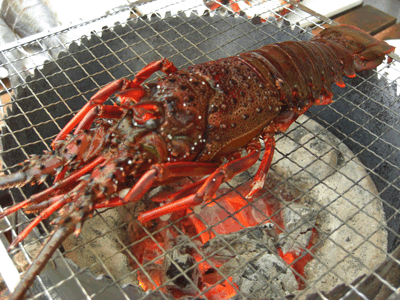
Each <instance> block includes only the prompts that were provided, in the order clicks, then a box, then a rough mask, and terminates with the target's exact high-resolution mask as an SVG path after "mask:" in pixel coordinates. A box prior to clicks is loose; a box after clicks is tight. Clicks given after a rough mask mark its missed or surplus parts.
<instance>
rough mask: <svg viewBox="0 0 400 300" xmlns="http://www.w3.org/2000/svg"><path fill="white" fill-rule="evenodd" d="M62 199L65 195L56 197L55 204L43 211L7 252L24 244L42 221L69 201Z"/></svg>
mask: <svg viewBox="0 0 400 300" xmlns="http://www.w3.org/2000/svg"><path fill="white" fill-rule="evenodd" d="M62 197H63V195H60V196H56V197H55V199H54V200H55V202H54V203H53V204H52V205H51V206H50V207H48V208H47V209H45V210H44V211H42V212H41V213H40V214H39V215H38V216H37V217H36V218H35V219H34V220H33V221H32V222H31V223H29V225H28V226H27V227H26V228H25V229H24V230H23V231H22V232H21V233H20V234H19V235H18V236H17V238H16V239H15V240H14V241H13V242H12V243H11V244H10V246H9V247H8V249H7V250H8V251H10V250H12V249H14V247H15V246H16V245H17V244H18V243H20V242H22V241H23V240H24V239H25V238H26V237H27V236H28V234H29V233H30V232H31V231H32V230H33V228H35V227H36V226H37V225H38V224H39V223H40V222H41V221H43V220H45V219H47V218H48V217H50V215H51V214H52V213H53V212H55V211H56V210H58V209H59V208H61V207H62V206H63V205H64V204H65V203H66V201H67V199H60V198H62Z"/></svg>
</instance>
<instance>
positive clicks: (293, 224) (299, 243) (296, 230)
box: [279, 203, 318, 255]
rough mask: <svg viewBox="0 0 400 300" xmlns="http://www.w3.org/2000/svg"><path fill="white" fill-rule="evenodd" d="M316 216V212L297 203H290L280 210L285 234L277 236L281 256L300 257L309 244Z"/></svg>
mask: <svg viewBox="0 0 400 300" xmlns="http://www.w3.org/2000/svg"><path fill="white" fill-rule="evenodd" d="M317 216H318V210H316V209H312V208H310V207H308V206H305V205H302V204H298V203H290V204H289V205H288V206H287V207H285V208H284V209H283V210H282V219H283V224H284V228H285V232H284V233H281V234H279V244H280V245H281V250H282V252H283V254H286V253H288V252H294V253H295V254H296V255H300V253H301V251H303V250H304V249H305V248H306V247H307V246H308V244H309V242H310V239H311V235H312V229H313V228H314V226H315V221H316V220H317Z"/></svg>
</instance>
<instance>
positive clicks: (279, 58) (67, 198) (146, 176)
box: [0, 25, 394, 299]
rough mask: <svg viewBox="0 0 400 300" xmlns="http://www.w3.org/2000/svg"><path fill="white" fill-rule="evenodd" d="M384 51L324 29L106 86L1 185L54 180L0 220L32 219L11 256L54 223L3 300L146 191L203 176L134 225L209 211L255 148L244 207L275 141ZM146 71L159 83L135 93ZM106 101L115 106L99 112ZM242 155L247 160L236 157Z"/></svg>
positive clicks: (361, 35) (155, 67) (346, 31)
mask: <svg viewBox="0 0 400 300" xmlns="http://www.w3.org/2000/svg"><path fill="white" fill-rule="evenodd" d="M393 50H394V47H391V46H390V45H388V44H387V43H385V42H381V41H378V40H376V39H375V38H373V37H371V36H370V35H368V34H367V33H365V32H363V31H361V30H360V29H358V28H355V27H351V26H345V25H343V26H335V27H331V28H328V29H325V30H323V31H322V32H321V33H320V34H319V35H318V36H316V37H314V38H313V39H312V40H310V41H308V42H294V41H288V42H283V43H278V44H271V45H267V46H264V47H262V48H260V49H258V50H254V51H250V52H245V53H242V54H240V55H238V56H235V57H228V58H223V59H219V60H216V61H211V62H206V63H203V64H198V65H194V66H191V67H188V68H186V69H181V70H179V71H178V70H177V68H176V67H175V66H174V65H173V64H172V63H171V62H169V61H168V60H167V59H161V60H158V61H155V62H152V63H150V64H149V65H147V66H146V67H145V68H143V69H142V70H141V71H140V72H138V74H137V75H136V77H135V78H134V79H133V80H128V79H120V80H117V81H115V82H112V83H110V84H108V85H106V86H105V87H103V88H102V89H100V90H99V91H98V92H97V93H96V94H95V95H94V96H93V97H92V98H91V99H90V101H89V102H88V103H87V104H86V105H85V106H84V107H83V108H82V110H80V111H79V112H78V113H77V114H76V115H75V116H74V117H73V118H72V120H71V121H70V122H69V123H68V124H67V125H66V127H64V129H63V130H62V131H61V132H60V133H59V134H58V136H57V137H56V138H55V140H54V142H53V144H52V146H53V149H54V150H53V151H52V152H49V153H45V154H44V155H43V156H41V157H33V158H31V159H30V160H28V161H27V162H25V164H24V165H23V167H22V170H21V171H19V172H17V173H14V174H11V175H5V176H2V177H0V186H1V187H2V188H10V187H14V186H19V185H23V184H26V183H38V182H39V183H40V182H43V181H44V180H45V178H46V176H48V175H55V181H54V184H53V185H52V186H51V187H50V188H48V189H46V190H44V191H42V192H40V193H38V194H35V195H33V196H31V197H30V198H29V199H27V200H25V201H23V202H21V203H19V204H16V205H14V206H12V207H10V208H8V209H6V210H5V211H4V212H3V213H1V214H0V218H3V217H4V216H7V215H9V214H10V213H12V212H15V211H17V210H19V209H21V208H23V209H24V210H25V211H26V212H39V211H41V212H40V214H39V215H38V216H37V217H36V218H35V219H34V221H33V222H32V223H31V224H30V225H29V226H28V227H27V228H26V229H25V230H23V231H22V232H21V233H20V234H19V236H18V237H17V239H16V240H15V241H14V242H13V243H12V244H11V247H14V246H15V245H16V244H17V243H19V242H21V241H22V240H23V239H24V238H25V237H26V236H27V234H28V233H29V232H30V231H31V230H32V229H33V228H34V227H35V226H36V225H37V224H38V223H39V222H40V221H41V220H44V219H46V218H48V217H49V216H50V215H51V214H52V213H53V212H55V211H58V212H59V216H58V217H57V218H55V219H54V220H53V222H52V223H53V224H55V226H56V228H55V230H54V232H53V234H52V236H51V237H50V238H49V239H48V241H47V242H46V244H45V245H44V247H43V248H42V250H41V252H40V253H39V254H38V256H37V258H36V259H35V261H34V262H33V264H32V265H31V267H30V268H29V269H28V271H27V272H26V273H25V275H24V277H23V279H22V280H21V282H20V283H19V285H18V286H17V288H16V290H15V291H14V292H13V294H12V296H11V298H10V299H21V298H22V297H23V295H24V294H25V292H26V291H27V289H28V288H29V286H30V285H31V284H32V282H33V281H34V278H35V276H36V275H37V274H39V273H40V272H41V270H42V269H43V267H44V266H45V264H46V262H47V261H48V260H49V259H50V257H51V256H52V254H53V253H54V252H55V251H56V249H57V248H58V246H59V245H60V244H61V243H62V242H63V241H64V239H65V238H66V237H67V236H68V235H70V234H71V233H73V232H75V234H79V232H80V230H81V227H82V224H83V222H84V221H85V219H86V218H88V217H91V216H92V214H93V212H94V210H95V209H98V208H104V207H113V206H119V205H124V204H126V203H128V202H133V201H138V200H140V199H141V198H142V197H143V195H144V194H145V193H146V192H147V191H149V189H151V188H152V187H154V186H157V185H163V184H167V183H170V182H172V181H175V180H178V179H179V178H182V177H184V176H190V175H208V174H210V176H208V177H207V178H205V179H203V180H200V181H198V182H195V183H193V184H191V185H189V186H187V187H186V188H184V189H183V190H181V191H179V192H177V193H175V194H174V195H172V196H170V197H169V198H168V199H165V201H164V205H163V206H160V207H158V208H155V209H152V210H149V211H146V212H143V213H141V214H140V216H139V221H140V222H142V223H145V222H148V221H150V220H153V219H155V218H158V217H160V216H163V215H166V214H171V213H174V212H178V211H183V210H185V209H188V208H190V207H192V206H195V205H199V204H201V203H203V202H204V201H208V200H210V199H211V197H212V196H213V195H214V194H215V192H216V191H217V189H218V187H219V186H220V185H221V183H223V182H226V181H229V180H230V179H231V178H232V177H233V176H235V175H236V174H238V173H240V172H243V171H245V170H246V169H248V168H249V167H250V166H252V165H253V164H254V163H255V162H256V161H257V159H258V158H259V154H260V149H261V145H260V141H259V138H260V137H261V138H262V139H263V140H264V143H265V154H264V156H263V158H262V161H261V165H260V167H259V169H258V171H257V173H256V175H255V178H254V181H253V187H252V190H251V192H250V193H249V195H248V196H247V197H248V198H251V197H252V195H254V193H255V192H257V191H258V190H259V189H260V188H261V187H262V186H263V183H264V178H265V174H266V173H267V172H268V169H269V167H270V164H271V159H272V156H273V153H274V147H275V140H274V135H275V134H276V133H279V132H284V131H285V130H286V129H287V128H288V127H289V126H290V125H291V124H292V123H293V122H294V121H295V120H296V119H297V118H298V117H299V116H300V115H301V114H303V113H304V112H306V111H307V110H308V109H309V108H310V107H311V106H312V105H326V104H329V103H331V101H332V97H333V94H332V91H331V88H330V87H331V84H332V82H335V83H336V84H337V85H338V86H340V87H344V82H343V79H342V75H346V76H348V77H353V76H355V72H356V71H362V70H366V69H372V68H374V67H376V66H378V65H379V64H380V63H381V62H382V61H383V59H384V57H385V55H386V54H388V53H390V52H392V51H393ZM156 71H162V72H164V73H165V74H166V76H164V77H163V78H161V79H158V81H157V83H148V84H143V83H144V81H145V80H146V79H148V78H149V77H150V76H151V75H152V74H153V73H154V72H156ZM142 84H143V85H142ZM114 93H116V95H117V96H118V98H119V104H118V105H104V104H103V103H104V102H105V101H106V100H107V99H108V98H109V97H110V96H112V95H113V94H114ZM74 128H75V130H74ZM73 130H74V131H73ZM72 131H73V134H70V133H71V132H72ZM243 149H245V150H246V151H247V155H245V156H243V157H242V150H243ZM225 160H227V162H226V163H224V162H225Z"/></svg>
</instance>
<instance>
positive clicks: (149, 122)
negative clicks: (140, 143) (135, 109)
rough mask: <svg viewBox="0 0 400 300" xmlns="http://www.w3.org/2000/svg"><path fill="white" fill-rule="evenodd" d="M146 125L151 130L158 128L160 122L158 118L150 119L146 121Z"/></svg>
mask: <svg viewBox="0 0 400 300" xmlns="http://www.w3.org/2000/svg"><path fill="white" fill-rule="evenodd" d="M144 127H146V128H147V129H149V130H153V129H156V128H157V127H158V122H157V120H156V119H149V120H147V121H146V122H144Z"/></svg>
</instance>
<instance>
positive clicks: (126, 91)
mask: <svg viewBox="0 0 400 300" xmlns="http://www.w3.org/2000/svg"><path fill="white" fill-rule="evenodd" d="M157 71H162V72H164V73H165V74H167V75H168V74H171V73H173V72H176V71H177V68H176V67H175V66H174V65H173V64H172V63H171V62H170V61H168V60H167V59H160V60H157V61H154V62H151V63H149V64H148V65H147V66H145V67H144V68H143V69H142V70H140V71H139V73H137V74H136V76H135V78H134V79H133V80H129V79H126V78H122V79H118V80H116V81H114V82H111V83H109V84H107V85H106V86H104V87H103V88H101V89H100V90H99V91H98V92H97V93H96V94H94V95H93V97H92V98H90V100H89V102H88V103H86V104H85V106H84V107H83V108H82V109H81V110H80V111H79V112H78V113H77V114H76V115H75V116H74V117H73V118H72V119H71V121H69V123H68V124H67V125H66V126H65V127H64V128H63V129H62V130H61V131H60V133H59V134H58V135H57V136H56V138H55V139H54V141H53V143H52V146H53V148H54V145H55V143H56V142H57V141H59V140H62V139H64V138H65V137H66V136H67V134H69V133H70V132H71V131H72V129H73V128H74V127H75V126H76V125H78V124H79V123H80V122H81V121H82V120H83V119H84V118H85V116H86V115H87V114H88V113H89V112H90V110H91V109H92V108H93V107H95V106H97V105H101V104H103V103H104V102H105V101H106V100H107V99H108V98H109V97H110V96H111V95H112V94H114V93H115V92H118V91H121V93H119V95H118V96H119V98H120V99H121V103H122V105H123V104H125V103H126V102H127V101H129V102H131V101H132V100H139V99H140V98H141V97H142V96H143V95H144V93H145V92H144V89H143V88H142V87H141V86H140V85H141V84H142V83H143V82H144V81H145V80H146V79H148V78H149V77H150V76H151V75H152V74H153V73H155V72H157Z"/></svg>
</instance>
